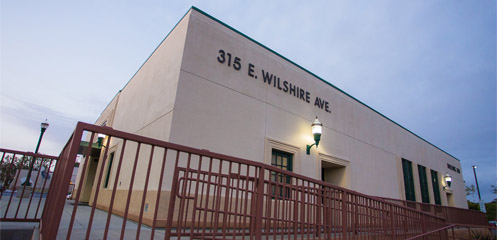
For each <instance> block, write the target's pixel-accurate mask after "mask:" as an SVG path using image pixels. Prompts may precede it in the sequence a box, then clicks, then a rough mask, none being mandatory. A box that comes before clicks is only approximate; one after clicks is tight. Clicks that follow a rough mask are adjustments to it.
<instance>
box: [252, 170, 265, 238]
mask: <svg viewBox="0 0 497 240" xmlns="http://www.w3.org/2000/svg"><path fill="white" fill-rule="evenodd" d="M265 171H266V168H265V167H260V168H259V179H258V182H257V202H256V204H255V206H254V208H255V209H257V212H256V214H255V239H257V240H260V239H262V210H263V208H264V207H263V206H262V205H263V200H264V172H265Z"/></svg>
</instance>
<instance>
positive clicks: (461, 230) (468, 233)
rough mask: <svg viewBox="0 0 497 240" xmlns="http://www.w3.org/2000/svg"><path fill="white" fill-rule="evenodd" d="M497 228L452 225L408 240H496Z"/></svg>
mask: <svg viewBox="0 0 497 240" xmlns="http://www.w3.org/2000/svg"><path fill="white" fill-rule="evenodd" d="M496 236H497V227H491V226H489V225H488V224H487V226H481V225H463V224H450V225H447V226H445V227H442V228H439V229H435V230H431V231H429V232H426V233H423V234H419V235H417V236H414V237H410V238H408V239H407V240H415V239H423V240H425V239H448V240H450V239H452V240H472V239H495V237H496Z"/></svg>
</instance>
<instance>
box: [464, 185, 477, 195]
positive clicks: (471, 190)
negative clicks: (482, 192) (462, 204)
mask: <svg viewBox="0 0 497 240" xmlns="http://www.w3.org/2000/svg"><path fill="white" fill-rule="evenodd" d="M475 191H476V189H475V185H473V184H471V185H470V186H467V185H466V196H469V195H473V194H475Z"/></svg>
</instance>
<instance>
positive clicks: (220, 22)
mask: <svg viewBox="0 0 497 240" xmlns="http://www.w3.org/2000/svg"><path fill="white" fill-rule="evenodd" d="M192 9H193V10H195V11H197V12H199V13H201V14H202V15H204V16H206V17H208V18H210V19H212V20H214V21H216V22H218V23H219V24H221V25H223V26H225V27H227V28H228V29H230V30H232V31H234V32H235V33H237V34H239V35H241V36H243V37H245V38H246V39H248V40H250V41H252V42H254V43H255V44H257V45H259V46H261V47H263V48H264V49H266V50H268V51H270V52H271V53H273V54H276V55H277V56H278V57H280V58H282V59H283V60H285V61H287V62H289V63H291V64H293V65H294V66H296V67H298V68H300V69H301V70H303V71H305V72H306V73H308V74H310V75H312V76H313V77H315V78H317V79H319V80H321V81H322V82H324V83H325V84H327V85H329V86H331V87H333V88H335V89H336V90H338V91H340V92H341V93H343V94H345V95H346V96H348V97H350V98H352V99H353V100H355V101H357V102H358V103H360V104H362V105H363V106H365V107H367V108H369V109H370V110H372V111H373V112H375V113H377V114H379V115H380V116H382V117H384V118H385V119H387V120H389V121H390V122H392V123H394V124H395V125H397V126H399V127H401V128H402V129H404V130H406V131H407V132H409V133H411V134H412V135H414V136H416V137H418V138H419V139H421V140H423V141H424V142H426V143H428V144H430V145H431V146H433V147H435V148H436V149H438V150H440V151H442V152H443V153H445V154H447V155H449V156H451V157H452V158H454V159H456V160H457V161H460V160H459V159H458V158H456V157H454V156H452V155H451V154H450V153H448V152H446V151H444V150H443V149H441V148H439V147H437V146H436V145H434V144H433V143H431V142H429V141H427V140H426V139H424V138H422V137H420V136H419V135H417V134H415V133H414V132H412V131H411V130H409V129H407V128H405V127H404V126H402V125H400V124H399V123H397V122H395V121H394V120H392V119H390V118H388V117H387V116H385V115H383V114H382V113H380V112H378V111H376V110H375V109H374V108H372V107H370V106H368V105H367V104H365V103H363V102H361V101H360V100H358V99H357V98H355V97H353V96H352V95H350V94H348V93H347V92H345V91H343V90H342V89H340V88H338V87H337V86H335V85H333V84H331V83H330V82H328V81H326V80H324V79H322V78H321V77H319V76H318V75H316V74H314V73H313V72H311V71H309V70H307V69H305V68H304V67H302V66H300V65H299V64H297V63H295V62H293V61H292V60H290V59H288V58H286V57H285V56H283V55H281V54H279V53H278V52H276V51H274V50H272V49H271V48H269V47H266V46H265V45H264V44H262V43H260V42H258V41H256V40H254V39H253V38H251V37H249V36H247V35H246V34H244V33H242V32H240V31H238V30H236V29H235V28H233V27H231V26H230V25H228V24H226V23H224V22H222V21H221V20H219V19H217V18H215V17H213V16H211V15H210V14H208V13H206V12H204V11H202V10H200V9H199V8H197V7H195V6H192V7H191V8H190V9H189V10H188V11H187V12H186V14H187V13H188V12H189V11H190V10H192ZM186 14H185V15H186ZM182 19H183V18H182ZM180 21H181V20H180ZM178 23H179V22H178ZM173 29H174V28H173ZM171 31H172V30H171ZM168 35H169V34H168ZM166 37H167V36H166ZM159 45H160V44H159Z"/></svg>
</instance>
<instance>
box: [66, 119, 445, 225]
mask: <svg viewBox="0 0 497 240" xmlns="http://www.w3.org/2000/svg"><path fill="white" fill-rule="evenodd" d="M78 130H79V131H89V132H94V133H102V134H105V135H108V136H111V137H116V138H121V139H126V140H130V141H134V142H140V143H142V144H148V145H152V146H156V147H162V148H165V149H171V150H175V151H178V152H186V153H191V154H194V155H198V156H202V157H209V158H213V159H219V160H224V161H230V162H236V163H239V164H244V165H250V166H253V167H258V168H261V169H266V170H269V171H274V172H280V173H284V174H285V175H288V176H290V177H294V178H296V179H300V180H304V181H308V182H311V183H313V184H316V185H319V186H324V187H329V188H333V189H336V190H339V191H343V192H346V193H348V194H352V195H356V196H359V197H364V198H369V199H371V200H374V201H377V202H381V203H383V204H386V205H390V206H395V207H398V208H402V209H405V210H408V211H412V212H416V213H419V214H421V215H425V216H429V217H431V218H434V219H438V220H442V221H444V220H445V218H443V217H440V216H437V215H434V214H431V213H427V212H423V211H419V210H416V209H412V208H408V207H405V206H402V205H399V204H394V203H391V202H388V201H386V200H384V199H382V198H380V197H376V196H370V195H366V194H363V193H360V192H356V191H353V190H350V189H346V188H342V187H339V186H335V185H332V184H330V183H327V182H322V181H319V180H317V179H313V178H310V177H307V176H303V175H299V174H297V173H294V172H288V171H284V170H282V169H280V168H277V167H275V166H271V165H267V164H265V163H262V162H256V161H253V160H248V159H243V158H238V157H233V156H229V155H224V154H220V153H215V152H211V151H209V150H206V149H197V148H193V147H188V146H184V145H179V144H175V143H171V142H166V141H161V140H157V139H153V138H149V137H145V136H140V135H136V134H133V133H128V132H124V131H120V130H115V129H113V128H111V127H104V126H98V125H93V124H89V123H85V122H78V123H77V125H76V129H75V131H74V132H77V131H78ZM73 136H74V133H73V134H72V135H71V137H70V139H69V141H68V143H67V144H70V142H71V141H72V140H73V139H72V138H73ZM78 142H79V141H78ZM67 144H66V146H67Z"/></svg>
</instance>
